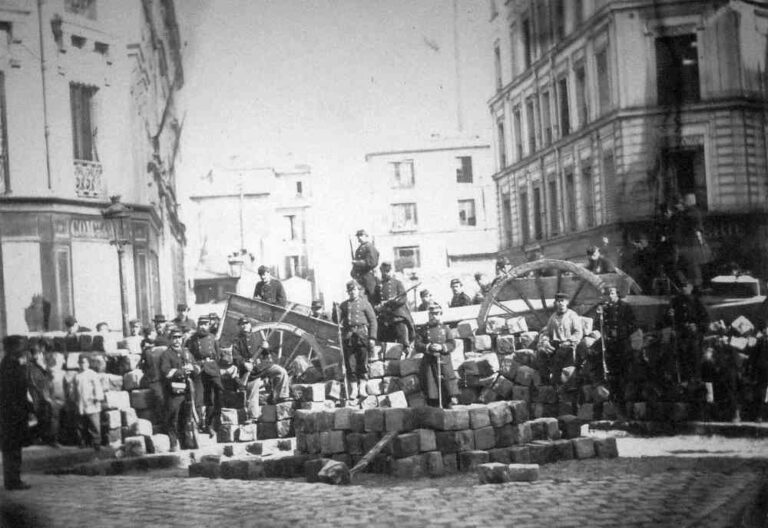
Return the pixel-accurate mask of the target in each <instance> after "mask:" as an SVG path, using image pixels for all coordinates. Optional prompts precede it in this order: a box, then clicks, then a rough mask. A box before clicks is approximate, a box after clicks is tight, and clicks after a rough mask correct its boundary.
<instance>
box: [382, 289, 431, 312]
mask: <svg viewBox="0 0 768 528" xmlns="http://www.w3.org/2000/svg"><path fill="white" fill-rule="evenodd" d="M419 286H421V283H418V284H414V285H413V286H411V287H410V288H408V289H407V290H405V291H404V292H402V293H398V294H397V295H395V296H394V297H392V298H391V299H387V300H386V301H382V302H381V308H380V310H381V311H387V310H389V308H388V307H387V304H388V303H391V302H393V301H399V300H400V299H402V298H403V297H406V296H407V295H408V294H409V293H410V292H411V291H412V290H415V289H416V288H418V287H419Z"/></svg>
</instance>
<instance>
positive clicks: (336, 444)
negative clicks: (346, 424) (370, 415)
mask: <svg viewBox="0 0 768 528" xmlns="http://www.w3.org/2000/svg"><path fill="white" fill-rule="evenodd" d="M344 451H345V446H344V431H327V432H323V433H320V453H321V454H323V455H332V454H334V453H343V452H344Z"/></svg>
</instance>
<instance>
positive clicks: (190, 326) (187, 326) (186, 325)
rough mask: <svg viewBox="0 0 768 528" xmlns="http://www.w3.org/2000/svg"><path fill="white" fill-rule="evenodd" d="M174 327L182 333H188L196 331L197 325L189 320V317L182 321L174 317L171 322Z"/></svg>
mask: <svg viewBox="0 0 768 528" xmlns="http://www.w3.org/2000/svg"><path fill="white" fill-rule="evenodd" d="M171 322H172V323H173V324H174V325H175V326H177V327H179V328H181V331H182V332H189V331H190V330H193V331H194V330H197V324H196V323H195V322H194V321H193V320H192V319H190V318H189V317H185V318H184V319H182V318H180V317H175V318H174V319H173V321H171Z"/></svg>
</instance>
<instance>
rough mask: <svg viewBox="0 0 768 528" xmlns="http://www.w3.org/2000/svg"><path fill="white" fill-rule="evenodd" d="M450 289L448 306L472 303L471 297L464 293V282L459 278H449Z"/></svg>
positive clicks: (454, 306)
mask: <svg viewBox="0 0 768 528" xmlns="http://www.w3.org/2000/svg"><path fill="white" fill-rule="evenodd" d="M451 290H452V291H453V297H451V302H450V303H449V304H448V308H456V307H458V306H469V305H470V304H472V299H470V298H469V295H467V294H466V293H464V284H462V282H461V280H460V279H451Z"/></svg>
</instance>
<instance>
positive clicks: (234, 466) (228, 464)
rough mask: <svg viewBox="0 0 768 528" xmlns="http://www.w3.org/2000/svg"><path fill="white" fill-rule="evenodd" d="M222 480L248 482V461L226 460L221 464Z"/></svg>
mask: <svg viewBox="0 0 768 528" xmlns="http://www.w3.org/2000/svg"><path fill="white" fill-rule="evenodd" d="M221 478H223V479H238V480H248V461H247V460H225V461H223V462H222V463H221Z"/></svg>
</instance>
